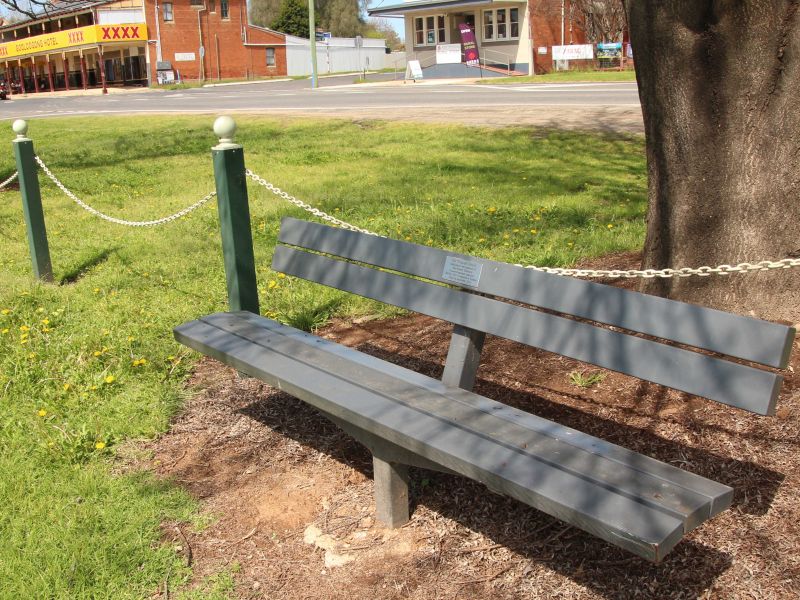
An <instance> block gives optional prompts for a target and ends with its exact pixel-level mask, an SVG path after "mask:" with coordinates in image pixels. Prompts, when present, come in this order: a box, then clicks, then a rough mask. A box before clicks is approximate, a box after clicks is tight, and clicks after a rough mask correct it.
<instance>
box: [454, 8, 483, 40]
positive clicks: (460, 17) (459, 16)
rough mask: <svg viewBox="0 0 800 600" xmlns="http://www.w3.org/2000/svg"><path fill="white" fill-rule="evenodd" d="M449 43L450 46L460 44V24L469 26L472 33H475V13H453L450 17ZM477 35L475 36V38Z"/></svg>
mask: <svg viewBox="0 0 800 600" xmlns="http://www.w3.org/2000/svg"><path fill="white" fill-rule="evenodd" d="M450 17H451V18H450V26H451V30H450V43H451V44H460V43H461V30H460V29H459V27H458V26H459V25H461V23H466V24H467V25H469V26H470V28H471V29H472V31H475V13H453V14H452V15H450ZM477 36H478V34H477V33H476V34H475V37H476V38H477Z"/></svg>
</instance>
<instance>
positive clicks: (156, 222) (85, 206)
mask: <svg viewBox="0 0 800 600" xmlns="http://www.w3.org/2000/svg"><path fill="white" fill-rule="evenodd" d="M34 158H35V159H36V163H37V164H38V165H39V166H40V167H41V168H42V171H44V174H45V175H47V176H48V177H49V178H50V180H51V181H52V182H53V183H54V184H56V186H57V187H58V188H59V189H60V190H61V191H62V192H64V194H65V195H66V196H67V197H68V198H69V199H70V200H72V201H73V202H75V204H77V205H78V206H80V207H81V208H82V209H84V210H86V211H87V212H90V213H91V214H93V215H95V216H96V217H100V218H101V219H103V220H105V221H108V222H109V223H115V224H117V225H125V226H127V227H155V226H157V225H164V224H166V223H171V222H172V221H175V220H177V219H180V218H181V217H185V216H186V215H188V214H189V213H190V212H192V211H193V210H196V209H198V208H200V207H201V206H203V205H204V204H205V203H206V202H208V201H209V200H211V199H212V198H213V197H214V196H216V195H217V192H210V193H209V194H207V195H206V196H204V197H203V198H200V200H198V201H197V202H195V203H194V204H192V205H191V206H187V207H186V208H184V209H183V210H179V211H178V212H176V213H175V214H172V215H169V216H168V217H162V218H161V219H155V220H153V221H126V220H124V219H118V218H116V217H111V216H109V215H106V214H104V213H101V212H100V211H99V210H97V209H96V208H92V207H91V206H89V205H88V204H86V202H84V201H83V200H81V199H80V198H78V197H77V196H76V195H75V194H73V193H72V192H71V191H70V190H69V189H67V186H65V185H64V184H63V183H61V182H60V181H59V180H58V178H57V177H56V176H55V175H53V172H52V171H51V170H50V169H48V168H47V165H45V164H44V162H43V161H42V159H41V158H39V157H38V156H36V157H34Z"/></svg>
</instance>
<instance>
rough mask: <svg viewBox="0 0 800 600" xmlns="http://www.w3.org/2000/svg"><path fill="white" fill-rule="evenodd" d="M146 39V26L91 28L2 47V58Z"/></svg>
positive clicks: (100, 26) (11, 43) (120, 25)
mask: <svg viewBox="0 0 800 600" xmlns="http://www.w3.org/2000/svg"><path fill="white" fill-rule="evenodd" d="M146 40H147V25H145V24H144V23H124V24H119V25H89V26H88V27H77V28H76V29H68V30H66V31H54V32H53V33H46V34H44V35H35V36H33V37H29V38H24V39H21V40H16V41H13V42H8V43H5V44H0V59H3V58H13V57H22V56H28V55H33V54H44V53H47V52H50V51H52V50H67V49H69V48H78V47H81V46H91V45H96V44H116V43H125V42H136V41H146Z"/></svg>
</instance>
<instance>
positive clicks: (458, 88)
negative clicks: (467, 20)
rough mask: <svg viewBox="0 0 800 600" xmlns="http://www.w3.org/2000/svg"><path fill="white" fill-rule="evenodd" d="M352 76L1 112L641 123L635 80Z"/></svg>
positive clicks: (34, 98)
mask: <svg viewBox="0 0 800 600" xmlns="http://www.w3.org/2000/svg"><path fill="white" fill-rule="evenodd" d="M372 77H373V79H384V80H390V79H391V77H392V76H391V75H376V76H372ZM353 78H354V76H352V75H350V76H347V77H336V78H330V79H322V80H321V84H322V85H321V87H320V88H319V89H317V90H311V89H310V83H309V81H307V80H295V81H283V82H277V81H273V82H262V83H252V84H248V85H231V86H219V87H211V88H199V89H187V90H178V91H157V90H141V91H126V92H124V93H112V94H108V95H106V96H102V95H77V96H50V97H48V94H46V93H45V94H41V95H34V94H30V95H28V96H27V97H20V98H11V99H9V100H6V101H4V102H1V103H0V118H26V119H33V118H44V117H58V116H70V115H105V114H108V115H112V114H143V113H145V114H146V113H162V114H163V113H178V114H189V113H201V114H202V113H206V114H207V113H227V112H232V113H233V112H242V113H263V114H271V115H280V114H283V115H286V114H289V115H292V114H294V115H308V114H317V115H320V116H339V117H350V118H387V119H400V120H421V121H442V122H465V123H474V124H485V125H512V124H534V125H557V126H563V127H573V128H574V127H580V128H591V129H597V128H600V129H620V130H624V131H640V130H641V113H640V107H639V97H638V93H637V90H636V84H634V83H583V84H533V85H531V84H520V85H491V84H490V85H473V84H469V83H451V84H446V85H443V84H432V83H430V82H427V83H419V84H414V83H408V84H403V83H402V82H397V83H388V82H386V83H385V84H382V85H363V84H362V85H348V84H350V83H351V82H352V80H353Z"/></svg>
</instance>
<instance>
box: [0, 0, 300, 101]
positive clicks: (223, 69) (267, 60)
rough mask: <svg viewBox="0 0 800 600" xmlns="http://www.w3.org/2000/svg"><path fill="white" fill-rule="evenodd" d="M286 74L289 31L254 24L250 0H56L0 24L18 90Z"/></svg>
mask: <svg viewBox="0 0 800 600" xmlns="http://www.w3.org/2000/svg"><path fill="white" fill-rule="evenodd" d="M285 74H286V36H285V35H284V34H282V33H279V32H275V31H271V30H269V29H265V28H262V27H255V26H252V25H250V24H249V23H248V21H247V4H246V0H172V1H162V0H115V1H109V0H105V1H85V2H80V1H79V2H60V3H59V2H56V3H53V4H52V5H51V6H50V7H49V9H48V10H47V11H46V12H45V13H43V14H42V15H41V16H39V17H37V18H33V19H30V20H27V21H23V22H19V23H12V24H6V25H4V26H2V27H0V79H3V80H4V81H5V82H6V83H7V85H9V87H11V88H12V91H24V92H27V93H31V92H44V91H56V90H72V89H88V88H99V87H102V88H103V89H105V88H106V87H108V86H147V85H151V84H153V83H156V82H159V81H161V82H164V81H165V80H167V79H168V80H172V79H173V78H174V79H188V80H205V79H215V78H216V79H219V78H248V77H256V76H261V77H263V76H272V75H274V76H280V75H285ZM168 75H169V76H168Z"/></svg>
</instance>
